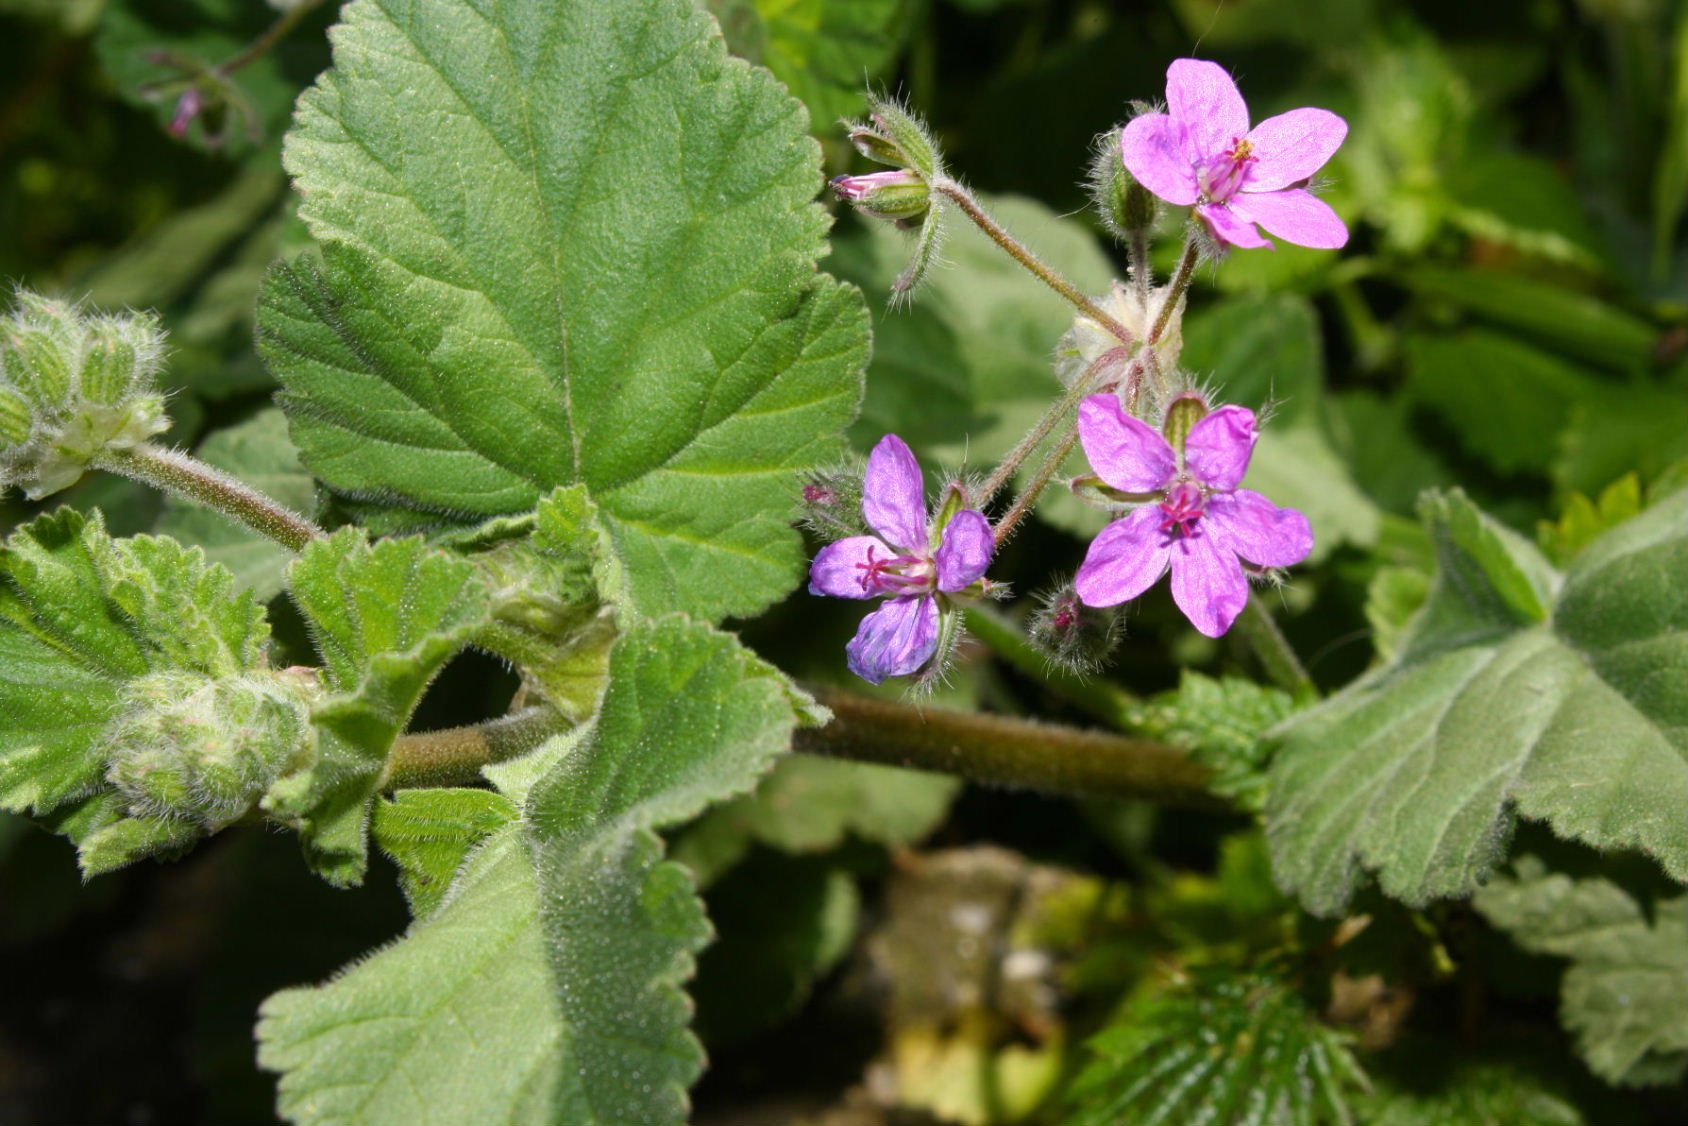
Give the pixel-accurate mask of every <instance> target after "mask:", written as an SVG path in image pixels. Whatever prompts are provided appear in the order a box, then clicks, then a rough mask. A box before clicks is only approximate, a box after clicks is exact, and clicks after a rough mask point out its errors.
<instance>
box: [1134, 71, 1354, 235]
mask: <svg viewBox="0 0 1688 1126" xmlns="http://www.w3.org/2000/svg"><path fill="white" fill-rule="evenodd" d="M1166 103H1167V107H1168V109H1170V110H1171V112H1170V113H1146V114H1143V115H1142V116H1141V117H1137V118H1134V119H1133V120H1132V121H1131V122H1130V123H1129V124H1127V125H1126V127H1125V129H1124V130H1123V131H1122V132H1121V134H1120V148H1121V150H1122V151H1123V154H1124V157H1125V166H1126V168H1127V169H1129V170H1130V172H1131V174H1132V175H1133V176H1135V177H1137V179H1138V181H1139V182H1140V183H1141V184H1142V185H1143V186H1144V187H1146V188H1148V189H1149V190H1150V191H1151V192H1154V193H1155V194H1156V195H1158V196H1160V197H1161V198H1162V199H1164V200H1166V201H1167V202H1169V203H1175V204H1178V205H1179V206H1180V207H1190V206H1194V207H1195V209H1196V214H1198V215H1200V216H1201V217H1202V219H1203V220H1204V221H1205V222H1206V223H1207V225H1208V228H1209V229H1210V230H1211V231H1212V232H1213V234H1214V237H1216V238H1218V239H1219V240H1220V241H1221V242H1225V243H1229V244H1231V245H1232V246H1241V247H1258V246H1271V245H1272V244H1271V243H1270V242H1268V241H1267V240H1266V239H1264V238H1262V237H1261V236H1260V232H1259V231H1257V230H1255V228H1254V225H1255V224H1256V223H1258V224H1260V225H1261V226H1262V227H1265V228H1266V230H1267V231H1268V232H1270V233H1271V234H1274V235H1277V236H1278V237H1279V238H1281V239H1283V240H1285V241H1286V242H1293V243H1296V244H1298V245H1301V246H1312V247H1319V248H1322V249H1333V248H1335V247H1338V246H1343V245H1346V244H1347V242H1348V227H1347V226H1346V225H1345V224H1344V223H1343V222H1342V220H1341V218H1340V217H1338V216H1337V214H1336V212H1334V211H1332V210H1331V209H1330V206H1329V205H1328V204H1326V203H1325V202H1324V201H1322V200H1320V199H1319V198H1318V197H1316V196H1314V195H1312V194H1311V193H1309V192H1308V191H1307V190H1306V189H1305V188H1302V187H1300V186H1299V185H1300V184H1302V183H1304V182H1305V181H1306V180H1307V179H1308V178H1310V177H1311V176H1312V175H1313V174H1314V173H1315V172H1317V171H1318V170H1319V169H1320V168H1322V167H1324V164H1325V161H1327V160H1329V159H1330V158H1331V154H1332V153H1334V152H1336V150H1337V149H1338V148H1339V147H1340V146H1341V145H1342V141H1343V139H1344V138H1345V137H1347V136H1348V123H1347V122H1346V121H1344V120H1342V118H1340V117H1338V116H1337V115H1336V114H1334V113H1331V112H1330V111H1329V110H1322V109H1312V108H1307V109H1293V110H1290V111H1289V112H1288V113H1281V114H1279V115H1278V116H1277V117H1268V118H1267V119H1266V120H1265V121H1262V122H1261V123H1260V124H1259V125H1256V126H1255V127H1254V128H1253V129H1250V128H1249V127H1248V106H1247V105H1245V104H1244V103H1243V96H1242V94H1241V93H1239V92H1238V91H1237V84H1236V83H1235V82H1232V81H1231V76H1230V75H1228V74H1226V73H1225V70H1224V68H1223V67H1221V66H1219V65H1218V64H1216V63H1210V62H1204V61H1202V60H1200V59H1177V60H1175V61H1174V62H1173V64H1172V65H1171V66H1170V67H1168V68H1167V70H1166Z"/></svg>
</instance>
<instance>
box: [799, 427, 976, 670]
mask: <svg viewBox="0 0 1688 1126" xmlns="http://www.w3.org/2000/svg"><path fill="white" fill-rule="evenodd" d="M862 515H863V516H864V517H866V519H867V524H868V527H870V528H872V529H873V530H874V531H875V532H877V533H879V534H878V535H875V536H851V537H850V538H849V539H843V540H839V541H838V542H837V543H834V544H829V545H828V546H827V547H825V548H823V549H822V550H821V553H820V554H819V555H817V556H815V562H814V565H813V566H812V567H810V568H809V593H810V594H830V595H832V596H833V597H834V598H888V599H889V600H890V601H888V602H886V603H885V604H884V605H883V606H881V607H880V608H879V609H877V610H875V611H874V612H873V613H871V614H869V615H868V616H867V617H865V618H863V619H862V624H861V628H860V629H858V630H857V631H856V636H855V638H854V639H852V640H851V642H850V644H849V646H848V647H847V648H846V650H845V652H846V653H847V654H848V656H849V664H850V671H851V672H853V673H855V674H856V675H857V676H859V677H861V678H862V679H863V680H865V681H868V682H869V683H871V684H881V683H883V682H884V681H885V678H886V677H891V676H907V675H909V674H910V673H916V672H919V671H920V670H921V669H922V668H924V667H925V665H926V663H927V662H928V661H930V660H931V659H932V657H933V655H934V654H936V653H937V651H938V635H939V616H940V613H941V612H942V611H944V610H947V609H949V607H948V606H947V602H948V600H947V599H946V598H945V597H944V596H945V595H946V594H954V593H956V592H958V591H963V590H966V589H967V588H968V587H970V586H972V585H973V584H974V583H976V582H978V581H979V579H981V578H982V577H983V576H984V573H985V569H986V568H987V567H989V566H990V562H991V555H992V553H993V552H994V551H995V550H996V540H995V536H994V535H993V534H992V532H991V525H990V521H989V520H987V519H985V517H984V515H983V514H982V513H980V512H977V511H975V510H973V509H971V508H963V509H960V510H958V511H955V512H954V513H953V514H951V515H949V516H948V517H947V519H946V518H945V517H944V514H943V513H940V514H939V515H938V516H935V517H934V516H928V515H927V512H926V492H925V487H924V486H923V485H922V483H921V478H920V463H919V462H917V461H915V459H914V453H913V451H911V450H910V449H909V448H908V445H907V444H906V443H905V442H904V441H903V440H902V439H901V438H899V437H897V436H896V435H895V434H887V435H885V437H883V438H881V439H880V440H879V444H878V445H877V446H875V447H874V448H873V453H872V454H871V455H869V457H868V462H867V479H866V481H865V482H864V483H863V486H862Z"/></svg>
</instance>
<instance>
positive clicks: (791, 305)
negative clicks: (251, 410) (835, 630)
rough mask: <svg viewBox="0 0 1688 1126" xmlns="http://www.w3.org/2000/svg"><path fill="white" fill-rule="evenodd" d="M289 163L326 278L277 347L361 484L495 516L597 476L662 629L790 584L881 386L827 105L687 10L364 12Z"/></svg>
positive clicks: (284, 318) (353, 484)
mask: <svg viewBox="0 0 1688 1126" xmlns="http://www.w3.org/2000/svg"><path fill="white" fill-rule="evenodd" d="M344 16H345V20H346V22H345V23H344V24H343V25H342V26H341V27H340V28H338V29H337V30H336V33H335V36H334V43H335V66H334V68H333V69H332V70H330V71H329V72H328V73H327V74H325V75H324V76H323V77H322V79H321V80H320V81H319V82H318V84H317V85H316V86H315V87H314V88H313V89H311V90H309V91H307V93H306V94H305V95H304V96H303V97H302V98H301V99H300V103H299V110H298V114H297V118H296V122H295V125H294V129H293V131H292V133H291V134H290V135H289V138H288V145H287V149H286V163H287V166H288V168H289V170H290V171H291V172H292V173H293V175H294V176H295V178H296V181H297V184H298V187H299V189H300V191H301V193H302V194H303V196H304V202H303V203H302V204H301V206H300V215H301V216H302V217H303V218H304V219H305V221H306V222H307V223H308V224H309V226H310V228H311V231H312V233H313V234H314V235H315V236H316V238H317V239H318V240H320V241H321V243H322V244H323V247H322V255H321V262H320V263H312V262H310V261H301V262H299V263H298V264H296V265H293V266H284V267H280V268H278V269H277V270H276V272H275V273H274V274H273V275H272V277H271V278H270V280H269V282H268V284H267V285H266V287H265V291H264V295H263V298H262V306H261V310H260V333H261V335H260V344H261V348H262V350H263V353H264V355H265V357H266V359H267V360H268V362H269V363H270V365H271V366H272V367H273V368H274V369H275V370H276V372H277V373H278V375H279V376H280V377H281V379H282V382H283V384H284V385H285V388H286V394H285V395H284V396H283V405H284V407H285V408H286V409H287V411H288V413H289V416H290V417H291V419H292V422H293V435H294V438H295V440H296V441H297V442H298V444H299V447H300V450H301V453H302V455H303V457H304V460H305V463H306V464H307V465H309V466H310V467H311V468H312V470H313V471H314V472H315V473H316V474H317V475H318V476H319V477H320V478H322V480H323V481H324V482H325V483H327V484H328V485H329V487H330V488H333V489H335V490H337V491H340V492H343V493H347V494H350V495H352V496H355V497H359V498H364V499H372V500H378V501H380V502H382V503H390V504H397V505H400V506H409V507H411V508H415V509H419V510H423V511H427V512H431V513H435V514H437V516H436V519H455V520H462V521H469V520H471V519H476V518H482V517H487V516H497V515H502V514H511V513H518V512H523V511H527V510H530V509H532V508H533V506H534V505H535V503H536V502H537V501H538V500H539V498H540V497H541V496H543V495H544V494H545V493H547V492H549V491H550V490H551V489H552V488H553V487H554V486H557V485H562V484H570V483H574V482H581V483H584V484H585V485H586V486H587V487H588V488H589V489H590V491H591V496H592V499H593V500H594V501H595V502H596V503H597V505H598V507H599V511H600V517H601V519H602V521H603V523H604V525H605V527H606V528H607V529H608V531H609V534H610V536H611V538H612V540H613V541H614V544H615V548H616V551H617V553H618V554H619V555H620V556H621V559H622V561H623V563H624V564H625V567H626V570H627V573H628V576H629V583H630V587H631V591H632V595H633V597H634V600H635V601H636V602H637V603H638V604H639V605H640V606H641V607H642V608H643V609H645V610H646V611H647V612H651V613H657V612H661V611H664V610H670V609H684V610H687V611H689V612H693V613H698V614H702V615H705V616H710V617H719V616H722V615H726V614H749V613H754V612H755V611H757V610H759V609H761V608H763V607H764V606H766V605H767V604H768V603H770V602H772V601H773V600H774V599H776V598H778V597H779V596H781V595H782V594H784V593H785V592H786V591H787V590H789V589H790V587H791V586H792V584H793V582H794V581H795V579H796V577H797V574H798V571H799V565H800V549H801V544H800V542H799V539H798V536H797V534H796V533H795V532H794V531H793V530H792V529H791V528H790V527H789V526H788V524H787V517H788V514H789V509H790V494H791V492H792V490H793V488H794V483H795V480H796V474H797V472H798V471H800V470H802V469H805V468H809V467H812V466H814V465H817V464H819V463H821V462H824V461H826V460H828V459H829V458H831V457H832V456H833V455H834V454H835V453H836V451H837V449H838V445H839V443H838V433H839V431H840V430H841V429H842V427H843V426H844V424H845V423H846V422H848V421H849V419H850V417H851V416H852V414H853V412H854V410H855V406H856V401H857V399H858V397H859V394H860V383H859V374H858V373H859V370H860V368H861V367H862V365H863V363H864V361H865V359H866V349H867V333H866V325H865V313H864V311H863V308H862V305H861V301H860V299H859V297H858V296H857V294H856V293H855V292H854V291H853V290H850V289H848V288H846V287H842V286H840V285H838V284H837V283H835V282H834V281H832V280H831V279H830V278H828V277H826V276H824V275H818V274H816V273H815V271H814V264H815V262H816V260H817V259H818V258H819V257H820V256H821V254H822V253H823V252H824V250H825V245H826V244H825V240H824V237H823V236H824V234H825V230H826V216H825V215H824V213H823V212H822V211H821V210H820V208H819V207H817V206H815V205H814V204H813V203H812V197H813V195H814V193H815V190H816V188H817V187H818V186H819V175H818V150H817V148H816V146H815V144H814V142H813V141H811V140H809V139H808V138H806V137H805V136H804V133H805V121H804V114H803V111H802V109H801V107H800V106H798V105H797V103H796V102H795V101H793V100H792V99H791V98H790V97H789V96H788V95H786V94H785V93H783V92H782V91H781V90H780V88H779V86H778V85H777V84H776V83H775V82H774V81H773V79H772V78H771V77H770V76H769V75H768V74H767V73H766V72H764V71H761V70H758V69H756V68H753V67H751V66H749V65H748V64H746V63H744V62H742V61H740V60H735V59H731V58H729V57H728V56H727V54H726V51H725V48H724V46H723V45H722V43H721V40H720V38H719V37H718V36H717V35H716V34H715V33H714V30H713V25H712V23H711V21H710V20H709V18H708V17H707V16H706V15H704V14H703V13H701V12H698V11H694V10H693V9H692V7H691V6H690V5H688V4H686V3H685V2H684V0H569V2H566V3H555V4H496V3H492V2H491V0H476V2H473V3H459V2H455V0H425V2H420V3H413V2H403V3H401V2H399V0H355V2H354V3H351V4H349V5H347V7H346V9H345V12H344Z"/></svg>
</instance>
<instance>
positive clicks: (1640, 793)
mask: <svg viewBox="0 0 1688 1126" xmlns="http://www.w3.org/2000/svg"><path fill="white" fill-rule="evenodd" d="M1423 511H1424V516H1425V521H1426V524H1427V525H1428V526H1429V528H1430V532H1431V536H1432V538H1433V540H1434V541H1435V543H1436V549H1437V557H1438V571H1437V575H1436V577H1435V579H1434V581H1433V584H1432V588H1431V592H1430V596H1429V598H1428V600H1427V601H1426V603H1425V606H1424V608H1423V609H1422V610H1420V611H1419V613H1418V616H1417V617H1416V618H1415V619H1414V620H1413V623H1412V625H1411V626H1410V627H1409V629H1408V631H1407V634H1406V636H1405V637H1403V638H1402V639H1401V641H1400V644H1399V651H1398V652H1397V654H1396V656H1395V657H1394V659H1393V660H1391V661H1390V662H1389V663H1388V664H1387V665H1385V666H1383V667H1382V668H1380V669H1378V670H1376V671H1375V672H1373V673H1370V674H1368V675H1367V676H1365V677H1363V678H1361V679H1360V680H1359V681H1357V682H1355V683H1354V684H1352V685H1350V686H1349V687H1348V688H1346V689H1344V690H1343V691H1342V692H1340V693H1338V694H1337V695H1336V696H1334V697H1332V698H1331V699H1330V700H1328V701H1326V702H1325V703H1324V704H1322V705H1320V706H1319V707H1316V708H1314V709H1311V710H1309V711H1306V712H1303V713H1301V714H1299V715H1297V716H1295V717H1293V718H1291V719H1290V720H1289V722H1288V723H1286V724H1285V725H1283V726H1282V727H1280V728H1279V729H1278V730H1277V734H1278V735H1279V736H1281V738H1282V743H1283V746H1282V749H1281V750H1280V752H1279V753H1278V755H1277V757H1276V759H1275V760H1274V763H1273V768H1272V794H1271V798H1270V800H1269V802H1268V804H1267V810H1266V814H1267V825H1268V832H1269V834H1270V836H1271V840H1272V852H1273V860H1274V865H1275V868H1276V871H1277V875H1278V878H1279V880H1280V881H1281V882H1282V884H1283V885H1284V887H1285V888H1286V889H1290V890H1293V891H1295V892H1296V893H1297V894H1299V895H1300V897H1301V899H1302V902H1303V903H1304V904H1305V905H1306V906H1307V907H1308V908H1309V909H1310V910H1312V911H1315V912H1318V913H1321V914H1334V913H1335V912H1337V911H1339V910H1340V909H1341V908H1342V906H1343V905H1344V904H1345V903H1346V902H1347V901H1348V898H1349V896H1350V895H1351V894H1352V892H1353V890H1354V887H1355V884H1356V882H1357V880H1358V878H1359V869H1360V867H1361V865H1364V866H1365V867H1367V868H1371V869H1374V870H1375V871H1376V872H1377V876H1378V879H1379V882H1380V883H1381V885H1382V887H1383V890H1384V891H1385V892H1387V893H1388V894H1389V895H1391V896H1394V897H1395V898H1397V899H1401V900H1404V901H1405V902H1407V903H1411V904H1422V903H1424V902H1426V901H1427V900H1429V899H1431V898H1434V897H1436V896H1457V895H1467V894H1469V893H1470V892H1471V891H1472V890H1473V889H1474V888H1476V886H1477V885H1478V884H1479V883H1480V882H1481V881H1482V880H1483V879H1484V878H1485V877H1486V876H1487V875H1488V874H1489V873H1490V872H1491V871H1492V870H1493V869H1494V867H1495V865H1496V864H1497V863H1499V861H1500V859H1501V858H1502V855H1503V845H1504V841H1505V840H1506V838H1507V837H1508V835H1509V833H1510V830H1511V825H1512V817H1513V813H1514V811H1516V812H1517V813H1518V814H1520V815H1522V816H1524V817H1528V818H1532V819H1538V820H1544V821H1546V822H1547V823H1548V824H1549V825H1550V826H1552V828H1553V829H1554V831H1555V832H1557V833H1559V834H1560V835H1561V836H1565V837H1571V838H1575V839H1578V840H1582V841H1586V842H1587V843H1589V844H1591V845H1593V846H1594V847H1596V848H1640V849H1642V850H1643V851H1645V852H1647V853H1649V854H1650V855H1652V856H1653V857H1655V858H1656V859H1657V860H1658V861H1659V863H1660V864H1662V865H1663V866H1664V868H1665V870H1666V871H1667V872H1669V873H1670V874H1671V875H1672V876H1673V877H1674V878H1676V879H1678V880H1681V879H1685V878H1688V823H1685V822H1684V820H1683V818H1682V810H1683V808H1684V807H1685V806H1688V773H1685V772H1684V770H1683V764H1684V761H1685V760H1688V692H1684V690H1683V686H1684V684H1688V677H1685V676H1684V675H1683V674H1684V672H1685V670H1688V572H1685V571H1684V569H1683V568H1682V566H1681V558H1682V548H1683V545H1682V528H1683V522H1684V519H1688V492H1679V493H1677V494H1676V495H1674V496H1672V497H1670V498H1668V499H1665V500H1663V501H1661V502H1660V503H1658V504H1656V505H1655V506H1654V507H1653V508H1651V509H1649V510H1648V511H1646V512H1644V513H1643V514H1642V515H1640V516H1639V517H1637V518H1635V519H1633V520H1630V521H1627V522H1625V523H1623V524H1620V525H1619V526H1617V527H1616V528H1613V529H1612V530H1610V531H1608V532H1606V533H1605V534H1604V535H1602V536H1601V537H1600V538H1599V539H1597V540H1595V541H1594V543H1592V544H1591V545H1589V547H1588V548H1586V549H1585V550H1584V551H1583V553H1582V554H1581V555H1580V556H1579V557H1578V558H1577V560H1576V561H1575V563H1574V564H1573V565H1572V567H1571V568H1570V570H1569V571H1568V572H1567V573H1566V574H1565V576H1564V577H1563V580H1562V581H1561V580H1560V578H1559V576H1558V575H1557V574H1556V573H1555V572H1554V571H1553V570H1552V569H1551V568H1550V567H1549V566H1548V565H1547V563H1546V561H1545V560H1543V559H1542V557H1541V555H1540V554H1539V553H1538V552H1537V551H1536V549H1535V548H1534V547H1532V546H1531V545H1530V544H1528V543H1527V542H1525V541H1524V540H1523V539H1521V538H1520V537H1518V536H1516V535H1515V534H1513V533H1511V532H1509V531H1507V530H1506V529H1504V528H1502V527H1501V526H1499V525H1498V524H1495V523H1493V522H1492V521H1490V520H1489V518H1488V517H1486V516H1484V515H1483V514H1482V513H1481V512H1479V511H1478V510H1477V509H1476V507H1475V506H1474V505H1472V504H1471V502H1470V501H1469V500H1467V499H1466V498H1465V497H1464V495H1463V494H1461V493H1459V492H1453V493H1449V494H1443V495H1437V494H1427V497H1426V501H1425V504H1424V508H1423Z"/></svg>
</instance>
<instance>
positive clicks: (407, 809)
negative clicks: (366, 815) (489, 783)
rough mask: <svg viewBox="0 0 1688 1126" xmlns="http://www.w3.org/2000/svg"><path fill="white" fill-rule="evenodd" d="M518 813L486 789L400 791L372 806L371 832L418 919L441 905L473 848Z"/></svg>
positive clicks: (499, 796)
mask: <svg viewBox="0 0 1688 1126" xmlns="http://www.w3.org/2000/svg"><path fill="white" fill-rule="evenodd" d="M518 812H519V810H518V808H517V806H516V803H515V802H513V801H511V800H510V799H509V798H507V797H505V796H504V795H503V794H495V793H493V792H492V791H490V790H457V789H441V790H400V791H399V792H398V793H396V794H394V795H393V797H392V799H391V800H378V801H376V803H375V810H374V816H372V817H371V818H370V826H369V828H370V832H371V834H373V835H374V837H375V843H376V844H378V845H380V846H381V851H382V852H385V853H386V854H387V855H388V856H390V857H392V859H393V863H395V864H397V865H398V866H399V886H400V887H402V888H403V889H404V897H405V899H406V900H407V901H408V902H409V903H410V913H411V914H412V915H414V916H415V917H416V918H418V919H422V918H426V917H427V916H428V915H429V914H431V913H432V912H433V910H434V908H436V907H438V906H439V905H440V902H441V901H442V900H443V899H444V898H445V893H446V892H447V891H448V890H449V889H450V888H451V885H452V881H453V880H455V879H456V878H457V873H458V872H460V871H461V870H462V868H463V864H464V862H465V860H467V859H468V856H469V854H470V853H471V852H473V851H474V849H475V846H476V845H478V844H480V843H481V842H482V841H483V840H485V839H486V838H487V837H489V836H491V835H492V834H493V833H495V832H497V831H498V830H499V829H501V828H503V827H504V825H505V824H507V823H508V822H510V821H513V820H515V818H516V814H517V813H518Z"/></svg>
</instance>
